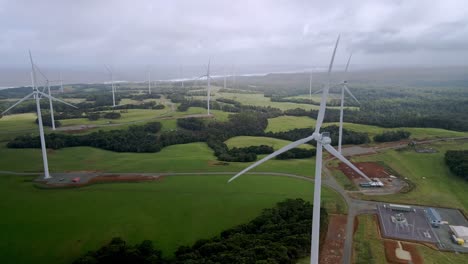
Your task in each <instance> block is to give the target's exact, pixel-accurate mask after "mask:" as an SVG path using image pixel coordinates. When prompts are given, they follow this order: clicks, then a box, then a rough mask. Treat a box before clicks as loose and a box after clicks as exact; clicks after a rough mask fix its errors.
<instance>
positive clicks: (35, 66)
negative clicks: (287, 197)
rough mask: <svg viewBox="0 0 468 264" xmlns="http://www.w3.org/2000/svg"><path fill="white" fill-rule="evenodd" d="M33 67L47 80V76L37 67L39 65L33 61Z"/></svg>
mask: <svg viewBox="0 0 468 264" xmlns="http://www.w3.org/2000/svg"><path fill="white" fill-rule="evenodd" d="M34 68H35V69H36V70H37V71H38V72H39V74H40V75H42V77H44V79H46V80H49V79H48V78H47V76H46V75H45V74H44V73H43V72H42V71H41V68H39V66H37V64H35V63H34Z"/></svg>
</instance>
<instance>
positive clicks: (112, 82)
mask: <svg viewBox="0 0 468 264" xmlns="http://www.w3.org/2000/svg"><path fill="white" fill-rule="evenodd" d="M104 67H106V70H107V71H108V72H109V74H110V77H111V86H112V107H115V88H114V74H113V73H112V71H111V69H109V67H107V65H104Z"/></svg>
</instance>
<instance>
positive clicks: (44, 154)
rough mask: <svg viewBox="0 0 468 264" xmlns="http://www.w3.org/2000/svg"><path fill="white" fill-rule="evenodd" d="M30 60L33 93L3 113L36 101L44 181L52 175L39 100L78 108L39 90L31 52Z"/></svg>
mask: <svg viewBox="0 0 468 264" xmlns="http://www.w3.org/2000/svg"><path fill="white" fill-rule="evenodd" d="M29 60H30V61H31V69H32V72H31V79H32V88H33V91H32V93H30V94H28V95H26V96H25V97H23V98H22V99H21V100H19V101H18V102H16V103H15V104H13V105H12V106H10V107H9V108H8V109H7V110H5V111H3V113H2V115H3V114H5V113H6V112H8V111H10V110H11V109H12V108H14V107H15V106H17V105H19V104H20V103H22V102H24V101H26V100H27V99H29V98H31V97H32V98H34V99H35V100H36V110H37V119H38V124H39V137H40V139H41V150H42V161H43V163H44V179H50V178H51V177H50V174H49V164H48V162H47V149H46V144H45V138H44V127H43V124H42V115H41V105H40V102H39V99H40V97H41V96H43V97H46V98H49V100H55V101H58V102H61V103H64V104H66V105H69V106H72V107H75V108H77V107H76V106H74V105H71V104H69V103H67V102H65V101H62V100H60V99H57V98H55V97H52V96H50V95H48V94H46V93H44V92H41V91H39V89H38V88H37V86H36V67H35V65H34V62H33V59H32V55H31V51H29Z"/></svg>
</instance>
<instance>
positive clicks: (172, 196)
mask: <svg viewBox="0 0 468 264" xmlns="http://www.w3.org/2000/svg"><path fill="white" fill-rule="evenodd" d="M228 178H229V176H217V175H210V176H203V175H200V176H169V177H164V178H163V179H162V180H160V181H156V182H145V183H115V184H98V185H92V186H88V187H84V188H79V189H55V190H50V189H39V188H36V187H35V184H34V183H33V182H31V180H32V179H33V177H30V176H28V177H20V176H2V177H0V189H1V190H0V208H2V215H3V217H2V218H1V219H0V226H2V227H3V235H2V237H3V238H2V240H0V258H1V259H2V260H3V261H4V262H5V263H12V262H15V263H32V262H34V263H70V261H72V260H73V259H74V258H76V257H78V256H79V255H81V254H83V253H85V252H86V251H87V250H91V249H96V248H97V247H99V246H101V245H103V244H104V243H106V242H107V241H109V240H110V239H111V238H112V237H115V236H121V237H122V238H124V239H126V240H127V241H129V242H130V243H136V242H139V241H141V240H143V239H151V240H153V241H154V242H155V244H156V246H157V247H158V248H161V249H162V250H163V253H164V254H165V255H168V256H170V255H171V254H173V252H174V251H175V250H176V248H177V247H178V246H182V245H191V244H192V243H194V242H195V241H196V240H198V239H200V238H210V237H212V236H216V235H217V234H219V233H220V232H221V231H223V230H225V229H227V228H229V227H232V226H235V225H238V224H241V223H245V222H248V221H249V220H251V219H252V218H254V217H256V216H257V215H258V214H259V213H260V211H261V210H262V209H263V208H268V207H272V206H273V205H274V204H275V203H276V202H279V201H281V200H284V199H286V198H303V199H305V200H308V201H311V198H312V192H313V191H312V190H313V185H312V184H311V183H308V182H304V181H302V180H297V179H289V178H284V177H274V176H255V175H248V176H245V177H243V178H240V179H239V180H237V181H236V182H233V183H231V184H229V185H228V184H227V179H228ZM322 195H323V199H324V205H325V206H326V207H328V208H329V210H330V211H331V212H336V210H337V208H345V206H344V201H343V200H342V199H341V198H340V197H339V196H338V194H336V193H335V192H333V191H331V190H329V189H327V188H324V191H323V193H322ZM336 204H340V205H339V206H336ZM240 211H242V213H241V214H239V212H240ZM31 216H34V217H31Z"/></svg>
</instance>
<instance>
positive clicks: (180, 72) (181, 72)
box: [179, 65, 184, 88]
mask: <svg viewBox="0 0 468 264" xmlns="http://www.w3.org/2000/svg"><path fill="white" fill-rule="evenodd" d="M179 74H180V82H181V86H182V88H184V71H183V69H182V65H180V68H179Z"/></svg>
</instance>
